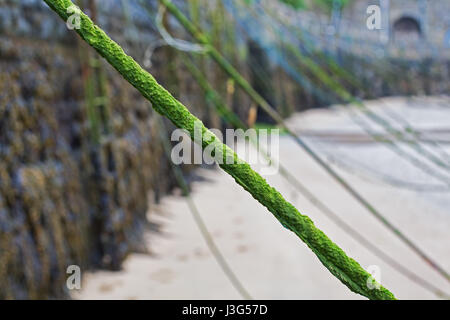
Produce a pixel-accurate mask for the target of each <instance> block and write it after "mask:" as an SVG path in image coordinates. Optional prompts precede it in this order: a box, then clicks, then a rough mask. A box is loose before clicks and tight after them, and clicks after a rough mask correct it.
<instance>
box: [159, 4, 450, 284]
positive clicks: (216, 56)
mask: <svg viewBox="0 0 450 320" xmlns="http://www.w3.org/2000/svg"><path fill="white" fill-rule="evenodd" d="M159 1H160V2H161V3H163V4H164V5H165V6H166V7H167V9H168V10H169V11H170V12H171V13H172V14H173V16H174V17H175V18H177V20H178V21H179V22H180V23H181V25H183V27H184V28H185V29H186V30H187V31H189V32H190V33H191V34H192V35H193V37H194V38H195V39H196V40H197V41H198V42H200V44H202V45H204V46H205V47H206V48H208V50H207V53H208V54H209V55H210V57H211V58H212V59H213V60H215V61H216V62H217V64H218V65H219V66H220V67H222V68H223V70H224V71H225V72H227V73H228V75H229V76H230V77H232V78H233V79H234V80H235V81H236V83H237V84H238V85H239V86H240V87H241V88H242V89H243V90H244V91H245V92H246V93H247V94H248V95H249V96H250V98H251V99H252V100H253V101H254V102H255V103H256V104H257V105H259V106H260V107H261V108H263V109H264V111H266V112H267V114H268V115H269V116H270V117H271V118H272V119H274V120H275V121H276V122H277V123H278V124H279V125H280V126H282V127H283V129H285V130H286V132H287V133H288V134H289V135H290V136H291V137H292V138H293V139H294V141H295V142H296V143H297V144H298V145H299V146H300V147H301V148H302V149H303V150H304V151H305V152H306V153H308V154H309V155H310V156H311V157H312V158H313V159H314V161H316V162H317V163H318V164H319V165H320V166H321V167H322V168H323V169H324V170H325V171H327V173H328V174H329V175H331V176H332V177H333V178H334V179H335V180H336V181H337V182H338V183H339V184H340V185H341V186H342V187H343V188H344V189H346V190H347V192H348V193H350V194H351V195H352V196H353V197H354V198H355V199H356V200H357V201H358V202H359V203H360V204H361V205H362V206H363V207H365V208H366V209H367V210H368V211H369V212H370V213H371V214H372V215H373V216H374V217H376V218H377V219H378V220H379V221H380V222H381V223H382V224H383V225H385V226H386V227H387V228H388V229H389V230H390V231H392V232H393V233H394V234H395V235H396V236H397V237H398V238H399V239H400V240H401V241H403V242H404V243H405V244H406V245H407V246H408V247H409V248H410V249H411V250H412V251H414V252H415V253H416V254H417V255H418V256H419V257H421V258H422V259H423V260H424V261H425V262H427V263H428V264H429V265H430V266H431V267H432V268H433V269H435V270H436V271H437V272H438V273H439V274H440V275H441V276H442V277H444V278H445V279H446V280H447V281H450V275H449V274H448V273H447V271H445V270H444V269H443V268H442V267H440V266H439V265H438V264H437V263H436V262H435V261H434V260H433V259H431V258H430V257H429V256H428V255H427V254H426V253H425V252H424V251H423V250H422V249H420V248H419V247H418V246H417V245H416V244H414V242H413V241H412V240H411V239H409V237H407V236H406V235H405V234H404V233H403V232H401V231H400V230H399V229H397V227H395V226H394V225H393V224H392V223H391V222H390V221H389V220H388V219H387V218H386V217H384V216H383V215H382V214H381V213H380V212H379V211H378V210H377V209H375V207H374V206H373V205H372V204H370V203H369V202H368V201H367V200H366V199H365V198H364V197H363V196H362V195H361V194H360V193H359V192H358V191H357V190H356V189H354V188H353V187H352V186H350V184H348V183H347V182H346V181H345V180H344V179H343V178H342V177H341V176H340V175H339V174H338V173H337V172H336V171H335V170H334V169H333V168H331V167H330V166H329V165H328V164H327V163H326V162H325V161H324V160H323V159H322V158H321V157H320V156H319V155H318V154H317V153H316V152H315V151H314V150H313V149H312V148H310V146H309V145H308V144H307V143H306V142H305V141H304V140H303V139H302V138H300V137H299V136H297V135H296V134H295V133H294V131H293V130H292V129H290V128H289V127H288V126H287V125H286V123H285V122H284V120H283V118H282V117H281V116H280V115H279V114H278V112H277V111H276V110H275V109H274V108H272V106H271V105H270V104H269V103H268V102H267V101H266V100H265V99H264V98H263V97H262V96H261V95H260V94H259V93H257V92H256V91H255V90H254V89H253V88H252V86H251V85H250V84H249V83H248V82H247V80H245V79H244V78H243V77H242V76H241V75H240V73H239V72H238V71H237V70H236V69H235V68H234V67H233V66H232V65H231V64H230V63H229V62H228V61H227V60H226V59H225V58H224V57H223V56H222V55H221V54H220V53H219V52H218V51H217V50H216V49H215V48H214V47H213V46H212V45H211V44H210V43H209V40H208V39H207V37H206V36H205V35H204V34H203V33H202V32H201V31H200V30H199V29H198V28H196V27H195V26H194V25H193V24H192V23H191V22H190V21H189V19H188V18H187V17H186V16H185V15H184V14H183V13H182V12H181V11H180V10H179V9H178V8H177V7H176V6H175V5H174V4H173V3H172V2H171V1H170V0H159Z"/></svg>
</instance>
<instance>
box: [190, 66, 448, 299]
mask: <svg viewBox="0 0 450 320" xmlns="http://www.w3.org/2000/svg"><path fill="white" fill-rule="evenodd" d="M182 61H183V63H184V65H185V66H186V68H187V69H188V71H189V73H190V74H191V75H192V77H193V78H194V79H195V81H196V82H197V83H198V85H199V86H200V88H202V90H203V93H204V95H205V97H206V99H209V100H210V101H211V102H212V103H211V105H212V106H213V107H214V108H215V110H216V111H217V113H218V114H219V115H220V116H221V117H222V119H223V120H224V121H225V122H227V123H229V124H231V125H233V126H234V127H236V128H240V129H244V130H245V129H248V126H246V125H245V124H244V123H243V122H242V121H241V120H240V119H239V117H238V116H237V115H236V114H235V113H234V112H233V111H232V110H230V109H229V108H227V106H226V104H225V102H224V101H223V99H222V97H221V96H220V94H219V93H218V92H217V91H215V90H214V89H213V88H212V87H211V85H210V84H209V83H208V81H207V80H206V78H205V77H204V76H203V75H202V74H201V72H200V71H199V70H198V69H197V68H196V67H195V66H194V65H193V63H192V62H191V61H189V59H187V58H185V57H182ZM251 142H252V143H253V144H254V145H256V144H257V142H255V141H254V140H251ZM257 149H258V151H259V152H260V153H261V154H262V155H263V156H264V157H265V158H266V159H267V160H268V162H269V163H271V164H272V163H274V160H273V159H272V158H271V157H270V155H269V154H268V153H267V151H265V150H263V149H262V148H261V147H259V148H257ZM278 166H279V173H280V175H281V176H282V177H283V178H284V179H286V181H287V182H288V183H289V184H290V185H291V186H292V187H294V189H295V190H296V191H297V192H299V193H300V194H302V195H303V196H304V197H305V198H306V199H307V200H308V201H309V202H311V203H312V204H313V205H314V206H315V207H316V208H317V209H319V211H320V212H322V213H323V214H324V215H325V216H327V217H328V218H329V219H330V220H332V221H333V222H334V223H335V224H336V225H337V226H338V227H340V228H341V229H342V230H343V231H344V232H345V233H347V234H348V235H349V236H350V237H351V238H353V239H354V240H355V241H356V242H358V243H359V244H361V245H362V246H363V247H365V248H366V249H367V250H368V251H370V252H372V253H373V254H374V255H375V256H377V257H379V258H380V259H381V260H383V261H384V262H386V263H387V264H388V265H390V266H391V267H392V268H393V269H395V270H396V271H397V272H399V273H400V274H402V275H403V276H405V277H406V278H408V279H410V280H411V281H413V282H415V283H416V284H418V285H419V286H421V287H422V288H424V289H426V290H428V291H430V292H432V293H433V294H435V295H436V296H438V297H440V298H443V299H450V295H449V294H447V293H445V292H443V291H442V290H441V289H439V288H437V287H436V286H435V285H433V284H432V283H430V282H428V281H427V280H426V279H424V278H422V277H421V276H420V275H418V274H416V273H415V272H414V271H411V270H410V269H409V268H407V267H405V266H403V265H402V264H401V263H399V262H397V260H396V259H395V258H393V257H391V256H390V255H389V254H387V253H385V252H384V251H383V250H381V249H379V248H378V247H377V246H376V245H375V244H373V243H372V242H371V241H370V240H369V239H367V238H366V237H365V236H364V235H363V234H362V233H360V232H359V231H358V230H356V229H355V228H353V227H352V226H351V225H350V224H348V223H347V222H346V221H345V220H344V219H342V218H340V216H339V215H338V214H337V213H336V212H334V211H333V210H332V209H330V207H328V206H327V205H326V204H325V203H324V202H323V201H322V200H320V199H319V198H317V197H316V196H315V195H314V194H313V193H312V192H311V191H310V190H309V189H308V188H307V187H306V186H305V185H304V184H303V183H301V182H300V181H299V180H298V179H297V178H296V177H295V176H294V175H292V174H291V173H290V172H289V170H288V169H287V168H285V167H284V166H283V165H282V164H281V163H280V162H278Z"/></svg>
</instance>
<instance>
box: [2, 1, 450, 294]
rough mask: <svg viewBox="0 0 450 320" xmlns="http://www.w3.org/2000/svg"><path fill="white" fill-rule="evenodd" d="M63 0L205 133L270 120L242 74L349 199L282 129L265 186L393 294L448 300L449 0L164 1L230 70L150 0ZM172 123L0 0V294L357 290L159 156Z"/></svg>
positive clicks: (289, 237) (241, 195)
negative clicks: (74, 278) (71, 281)
mask: <svg viewBox="0 0 450 320" xmlns="http://www.w3.org/2000/svg"><path fill="white" fill-rule="evenodd" d="M74 3H75V4H77V5H78V6H79V7H80V8H81V9H82V10H83V11H84V12H85V13H86V14H88V15H89V16H90V17H91V19H92V20H93V21H94V22H96V23H97V24H98V25H99V26H100V27H101V28H103V29H104V30H105V31H106V32H107V34H108V35H109V36H110V37H111V38H112V39H113V40H115V41H116V42H118V43H119V44H120V45H121V46H122V47H123V48H124V50H125V52H126V53H127V54H129V55H131V56H132V57H133V58H134V59H135V60H136V61H138V62H139V64H140V65H141V66H143V67H144V68H145V69H147V70H148V71H149V72H150V73H151V74H152V75H153V76H154V77H155V78H156V79H157V81H158V82H159V83H160V84H162V85H163V86H164V87H165V88H166V89H167V90H169V91H170V92H171V93H172V94H173V95H174V96H175V97H176V98H177V99H178V100H180V101H181V102H182V103H183V104H184V105H185V106H187V107H188V108H189V110H190V111H191V112H192V113H193V114H194V115H196V116H197V117H198V118H200V119H201V120H202V121H203V122H204V123H205V125H206V126H207V127H208V128H218V129H220V130H224V129H226V128H236V127H244V128H246V127H256V128H276V127H280V126H279V123H277V121H276V119H275V120H274V119H273V118H271V117H270V115H269V114H268V113H266V112H265V111H264V108H262V107H261V101H258V100H257V99H255V98H254V95H253V96H252V95H249V94H248V91H246V90H245V89H243V87H242V85H241V83H242V80H241V79H240V78H239V77H243V79H245V81H247V82H248V83H249V84H250V85H251V87H252V88H253V89H254V91H255V92H256V94H257V95H258V96H259V97H261V98H262V99H263V100H265V101H266V102H267V103H268V104H269V105H270V106H272V107H273V108H274V109H275V110H276V111H277V112H278V113H279V114H280V115H282V116H283V117H284V118H285V119H286V123H287V124H288V125H289V127H290V128H292V129H293V131H294V132H295V134H296V135H298V136H299V137H302V139H304V141H305V142H306V143H307V144H308V146H309V147H310V148H311V149H312V150H313V152H314V153H315V154H317V155H318V156H319V157H320V158H321V159H322V161H323V162H324V163H325V166H326V167H329V168H332V170H334V171H335V172H336V173H338V175H339V176H340V177H341V178H342V180H343V181H344V183H345V184H347V185H349V186H351V188H352V190H355V191H356V193H357V194H358V195H357V196H355V194H354V193H353V194H352V193H351V192H350V193H349V192H348V188H347V190H346V189H345V188H342V183H338V182H336V179H333V177H332V176H330V175H329V174H328V173H327V171H326V170H324V165H320V164H318V163H317V161H315V160H314V159H313V158H311V157H310V156H309V155H308V153H307V152H305V150H304V149H302V148H299V146H298V145H296V143H295V142H294V140H292V139H291V137H289V135H288V134H286V133H285V132H284V133H283V130H281V132H282V136H281V137H280V150H279V154H277V155H273V156H274V157H275V158H276V159H277V161H278V162H279V163H280V164H282V169H281V170H280V174H277V175H269V176H267V177H266V178H267V180H268V181H269V182H270V183H271V184H272V185H273V186H275V187H276V188H277V189H278V190H280V192H281V193H282V194H283V195H284V196H285V197H286V199H287V200H289V201H290V202H291V203H293V204H294V205H295V206H296V207H297V208H298V209H299V211H300V212H302V213H304V214H307V215H308V216H310V217H311V218H312V219H313V221H315V223H316V225H317V226H318V227H319V228H320V229H322V230H323V231H324V232H325V233H326V234H327V235H328V236H329V237H330V238H331V239H332V240H333V241H335V242H336V243H337V244H338V245H339V246H341V247H342V248H343V249H344V251H346V253H347V254H348V255H349V256H351V257H353V258H354V259H355V260H356V261H358V262H359V263H360V264H361V265H362V266H363V267H364V268H368V270H370V272H373V273H374V275H375V276H376V277H377V279H379V280H380V281H381V283H382V284H383V285H385V286H386V287H387V288H389V289H390V290H391V291H393V293H394V294H396V296H397V297H398V298H405V299H438V298H444V299H446V298H447V299H448V298H449V295H448V294H449V293H450V283H449V281H450V280H449V279H450V277H449V275H448V273H447V272H448V271H450V252H449V250H448V248H449V244H450V233H449V232H448V230H449V227H450V215H449V210H448V208H449V207H450V196H449V191H450V97H449V93H450V81H449V80H450V15H449V14H448V12H449V9H450V2H449V1H446V0H433V1H427V0H395V1H389V0H284V1H281V0H280V1H273V0H272V1H270V0H253V1H251V0H189V1H177V0H173V1H172V3H173V5H174V6H175V7H176V8H177V10H180V11H181V12H182V13H183V14H184V15H186V16H187V17H188V19H189V21H190V23H192V25H193V26H195V27H196V28H198V29H199V30H201V32H202V33H203V34H204V35H205V36H206V37H207V39H208V41H209V42H210V44H211V45H212V46H213V47H214V48H215V49H216V50H217V52H219V54H220V55H222V56H223V57H224V58H225V59H226V60H227V61H228V62H230V63H231V65H232V66H234V68H235V69H236V70H237V71H238V73H239V75H236V74H233V73H230V72H227V70H226V69H224V68H223V67H224V66H223V65H220V64H218V63H217V61H215V60H214V59H213V58H211V56H210V55H209V54H208V51H207V50H206V49H205V46H204V45H202V44H200V43H198V42H197V40H196V39H195V38H194V37H193V36H192V35H191V34H189V33H188V32H187V31H186V30H185V26H183V25H182V24H180V22H179V21H178V20H177V19H176V17H175V16H174V15H173V12H171V11H170V10H167V9H166V7H165V6H164V5H163V4H161V3H160V2H159V1H157V0H103V1H95V0H79V1H74ZM228 71H229V70H228ZM173 129H174V127H173V125H172V124H171V123H169V122H168V121H165V120H163V119H162V118H161V117H159V116H158V115H157V114H156V113H155V112H154V111H153V110H152V109H151V108H150V105H149V103H148V102H147V101H146V100H145V99H143V97H142V96H141V95H140V94H139V93H138V92H137V91H136V90H135V89H134V88H133V87H132V86H131V85H129V84H128V83H127V82H126V81H125V80H124V79H123V78H122V77H121V76H120V75H119V74H118V73H117V72H116V71H115V70H114V69H113V68H112V67H111V66H109V65H108V64H107V63H106V62H105V61H104V60H103V59H101V58H100V57H99V55H98V54H97V53H96V52H95V51H94V50H93V49H92V48H90V47H89V46H88V45H86V44H85V43H84V42H83V41H82V40H81V39H80V38H79V37H78V35H77V34H76V33H75V32H74V31H71V30H68V27H67V26H66V24H65V23H64V22H63V21H61V20H60V19H59V17H57V15H56V14H55V13H53V12H52V11H51V10H50V9H49V8H48V6H47V5H46V4H45V3H44V1H42V0H16V1H13V0H0V283H2V285H1V286H0V298H1V299H67V298H77V299H78V298H79V299H92V298H94V299H241V298H242V299H248V298H256V299H360V298H362V297H360V296H358V295H355V294H353V293H352V292H350V291H349V290H348V289H347V288H346V287H345V286H343V285H342V284H341V283H340V282H339V281H338V280H337V279H335V278H334V277H333V276H332V275H331V274H330V273H329V272H328V271H327V270H326V269H325V268H324V267H323V266H322V265H321V263H320V262H319V260H318V259H317V258H316V256H315V255H314V254H313V253H312V252H311V251H310V250H309V249H308V248H307V247H306V246H305V245H304V244H303V243H301V241H299V239H298V238H297V237H296V236H295V235H294V234H291V233H290V232H289V231H287V230H285V229H284V228H280V225H279V223H278V222H277V221H276V220H275V219H274V218H273V216H272V215H271V214H270V213H269V212H268V211H267V210H266V209H265V208H264V207H262V206H261V205H259V204H258V203H257V202H256V201H254V199H252V198H251V196H250V195H249V194H247V193H246V192H244V190H242V188H241V187H239V186H238V185H236V184H235V183H234V181H233V180H232V179H231V178H230V177H229V176H227V175H226V174H224V173H223V172H222V171H220V170H219V169H218V168H216V167H215V166H206V165H201V166H199V165H181V166H175V165H173V163H172V162H171V161H170V157H169V156H168V155H169V153H170V143H171V142H170V141H169V137H170V134H171V132H172V131H173ZM254 152H257V151H256V150H254ZM358 196H359V199H358ZM361 198H363V199H364V201H361ZM364 202H366V205H364ZM371 208H372V209H373V210H371ZM393 231H394V232H393ZM405 239H406V240H405ZM72 265H75V266H78V267H79V268H80V270H81V279H82V281H81V289H80V290H79V289H78V288H75V289H74V288H72V287H70V285H68V277H69V276H70V275H71V273H70V272H69V273H68V267H69V266H72Z"/></svg>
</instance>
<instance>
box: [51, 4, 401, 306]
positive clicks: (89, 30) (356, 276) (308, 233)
mask: <svg viewBox="0 0 450 320" xmlns="http://www.w3.org/2000/svg"><path fill="white" fill-rule="evenodd" d="M44 1H45V2H46V3H47V4H48V5H49V7H50V8H51V9H52V10H54V11H55V12H56V13H57V14H58V15H59V16H60V17H61V18H62V19H63V20H64V21H67V19H68V18H69V16H70V15H71V14H69V13H67V9H68V8H69V7H71V6H74V4H73V3H72V1H70V0H44ZM79 15H80V19H81V24H80V25H81V28H80V29H77V30H76V31H77V33H78V34H79V35H80V36H81V37H82V38H83V39H84V40H85V41H86V42H87V43H88V44H89V45H91V46H92V47H93V48H95V50H97V52H98V53H99V54H100V55H101V56H103V57H104V58H105V59H106V60H107V61H108V62H109V63H110V64H111V65H112V66H113V67H114V68H115V69H116V70H117V71H118V72H119V73H120V74H121V75H122V76H123V77H124V78H125V79H126V80H127V81H128V82H129V83H130V84H132V85H133V86H134V87H135V88H136V89H137V90H138V91H139V92H140V93H141V94H142V95H143V96H144V97H145V98H146V99H148V100H149V101H150V102H151V103H152V106H153V108H154V109H155V110H156V111H157V112H158V113H160V114H162V115H164V116H166V117H167V118H169V119H170V120H171V121H172V123H173V124H174V125H175V126H177V127H179V128H182V129H185V130H187V131H188V132H189V133H190V135H191V137H192V138H193V137H194V127H195V124H196V123H201V122H200V120H199V119H197V118H196V117H195V116H194V115H192V114H191V113H190V112H189V111H188V110H187V108H186V107H185V106H184V105H182V104H181V103H180V102H179V101H177V100H176V99H175V98H174V97H173V96H172V95H171V94H170V93H169V92H168V91H167V90H166V89H164V88H163V87H162V86H161V85H159V84H158V83H157V82H156V80H155V79H154V78H153V76H152V75H151V74H150V73H148V72H147V71H145V70H144V69H142V68H141V66H139V64H138V63H137V62H136V61H135V60H134V59H133V58H131V57H130V56H128V55H126V54H125V52H124V51H123V49H122V48H121V47H120V46H119V45H118V44H117V43H116V42H114V41H113V40H111V39H110V38H109V37H108V36H107V35H106V33H105V32H104V31H103V30H102V29H101V28H99V27H98V26H96V25H94V23H93V22H92V21H91V19H90V18H89V17H88V16H87V15H86V14H84V13H83V12H82V11H81V10H80V12H79ZM201 131H202V132H201V133H202V136H203V141H202V147H203V148H206V147H207V146H209V145H212V146H214V147H216V149H215V150H218V149H219V150H222V152H223V154H222V157H223V159H224V160H226V159H228V157H232V158H233V159H234V163H233V164H221V165H220V167H221V168H222V169H223V170H225V171H226V172H227V173H228V174H230V175H231V176H232V177H233V178H234V179H235V180H236V182H237V183H238V184H240V185H241V186H242V187H243V188H244V189H245V190H247V191H248V192H249V193H250V194H251V195H252V196H253V197H254V198H255V199H256V200H258V201H259V202H260V203H261V204H262V205H264V206H265V207H266V208H267V209H268V210H269V211H270V212H272V214H273V215H274V216H275V217H276V218H277V219H278V220H279V221H280V222H281V224H282V225H283V226H284V227H286V228H287V229H289V230H291V231H292V232H294V233H295V234H297V236H298V237H299V238H300V239H301V240H303V241H304V242H305V243H306V244H307V245H308V247H309V248H310V249H311V250H312V251H313V252H314V253H315V254H316V255H317V257H318V258H319V260H320V261H321V262H322V264H323V265H324V266H325V267H326V268H327V269H328V270H329V271H330V272H331V273H332V274H333V275H334V276H335V277H337V278H338V279H339V280H340V281H341V282H342V283H344V284H345V285H346V286H347V287H348V288H349V289H350V290H352V291H353V292H356V293H359V294H361V295H364V296H366V297H368V298H369V299H386V300H392V299H395V297H394V295H393V294H392V293H391V292H390V291H389V290H387V289H386V288H384V287H383V286H379V288H378V289H377V288H376V287H375V288H374V286H368V280H369V281H370V280H371V279H372V276H371V275H370V274H369V273H368V272H366V271H365V270H364V269H363V268H362V267H361V266H360V265H359V264H358V263H357V262H356V261H355V260H353V259H351V258H349V257H348V256H347V255H346V254H345V252H344V251H343V250H342V249H341V248H339V247H338V246H337V245H336V244H335V243H334V242H332V241H331V240H330V239H329V238H328V237H327V236H326V235H325V234H324V233H323V232H322V231H321V230H319V229H318V228H316V227H315V225H314V223H313V221H312V220H311V219H310V218H309V217H307V216H305V215H302V214H300V212H298V210H297V209H296V208H295V207H294V206H293V205H292V204H290V203H289V202H287V201H286V200H285V199H284V198H283V197H282V195H281V194H280V193H279V192H278V191H277V190H276V189H275V188H272V187H271V186H270V185H268V184H267V182H266V180H265V179H264V178H262V177H261V176H260V175H259V174H258V173H256V172H255V171H253V170H252V169H251V167H250V165H249V164H247V163H245V162H243V161H242V160H240V159H239V158H238V156H237V155H236V154H235V153H234V152H233V151H232V150H231V149H230V148H229V147H227V146H226V145H224V144H222V143H221V142H220V141H219V139H218V138H217V137H216V136H215V135H214V134H213V133H212V132H210V131H209V130H208V129H207V128H206V127H205V126H203V124H202V125H201ZM224 162H225V161H224ZM369 287H370V288H373V289H370V288H369Z"/></svg>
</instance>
